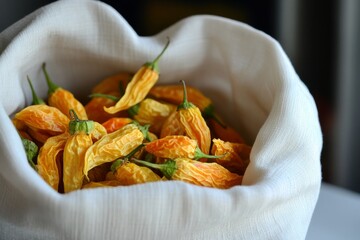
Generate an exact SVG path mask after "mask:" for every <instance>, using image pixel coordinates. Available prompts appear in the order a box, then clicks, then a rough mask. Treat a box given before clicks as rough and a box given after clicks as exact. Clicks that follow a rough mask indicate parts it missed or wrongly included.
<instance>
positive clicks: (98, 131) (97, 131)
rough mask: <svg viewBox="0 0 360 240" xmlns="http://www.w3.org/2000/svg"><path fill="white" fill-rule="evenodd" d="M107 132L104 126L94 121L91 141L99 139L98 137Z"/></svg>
mask: <svg viewBox="0 0 360 240" xmlns="http://www.w3.org/2000/svg"><path fill="white" fill-rule="evenodd" d="M106 134H107V131H106V128H105V127H104V126H103V125H102V124H100V123H98V122H94V129H93V130H92V132H91V134H90V136H91V138H92V140H93V142H96V141H97V140H99V139H100V138H102V137H103V136H105V135H106Z"/></svg>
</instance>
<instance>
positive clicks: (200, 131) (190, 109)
mask: <svg viewBox="0 0 360 240" xmlns="http://www.w3.org/2000/svg"><path fill="white" fill-rule="evenodd" d="M181 82H182V84H183V89H184V95H183V96H184V98H183V102H182V103H181V104H180V105H179V106H178V113H179V114H178V118H179V122H180V124H181V126H182V128H183V129H184V130H185V133H186V135H187V136H189V137H190V138H191V139H194V140H196V141H197V143H198V145H199V148H200V149H201V151H202V152H203V153H205V154H208V153H209V151H210V145H211V134H210V129H209V127H208V126H207V124H206V121H205V119H204V118H203V116H202V115H201V112H200V110H199V108H198V107H196V106H195V105H194V104H192V103H191V102H188V100H187V93H186V86H185V82H184V81H181Z"/></svg>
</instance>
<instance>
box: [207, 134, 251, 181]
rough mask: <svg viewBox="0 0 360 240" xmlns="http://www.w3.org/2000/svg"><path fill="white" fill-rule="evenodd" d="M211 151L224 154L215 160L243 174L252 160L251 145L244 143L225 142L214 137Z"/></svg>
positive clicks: (232, 170) (215, 153)
mask: <svg viewBox="0 0 360 240" xmlns="http://www.w3.org/2000/svg"><path fill="white" fill-rule="evenodd" d="M212 141H213V145H212V147H211V153H212V154H214V155H222V156H221V157H219V158H218V159H216V160H215V161H216V162H217V163H219V164H220V165H222V166H224V167H225V168H227V169H229V170H230V171H231V172H235V173H238V174H240V175H243V174H244V173H245V170H246V168H247V166H248V165H249V162H250V151H251V147H250V146H248V145H246V144H243V143H232V142H225V141H223V140H221V139H213V140H212Z"/></svg>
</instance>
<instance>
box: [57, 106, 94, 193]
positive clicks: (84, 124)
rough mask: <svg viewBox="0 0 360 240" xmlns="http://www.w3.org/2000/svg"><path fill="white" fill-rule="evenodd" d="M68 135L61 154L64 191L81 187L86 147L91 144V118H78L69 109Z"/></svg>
mask: <svg viewBox="0 0 360 240" xmlns="http://www.w3.org/2000/svg"><path fill="white" fill-rule="evenodd" d="M70 116H71V121H70V123H69V132H70V134H71V135H70V136H69V138H68V139H67V141H66V144H65V148H64V154H63V181H64V192H65V193H67V192H71V191H74V190H78V189H80V188H81V186H82V184H83V180H84V176H85V175H84V172H83V169H84V162H85V153H86V151H87V149H88V148H89V147H90V146H91V145H92V144H93V141H92V138H91V135H90V133H91V132H92V131H93V129H94V122H93V121H91V120H80V119H79V118H78V116H77V115H76V113H75V111H73V110H72V109H71V110H70Z"/></svg>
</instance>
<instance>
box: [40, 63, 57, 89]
mask: <svg viewBox="0 0 360 240" xmlns="http://www.w3.org/2000/svg"><path fill="white" fill-rule="evenodd" d="M42 70H43V72H44V75H45V78H46V83H47V85H48V87H49V90H48V94H52V93H54V92H55V91H56V90H57V89H58V88H60V87H59V86H58V85H56V84H55V83H54V82H53V81H52V80H51V78H50V76H49V74H48V72H47V70H46V63H43V64H42Z"/></svg>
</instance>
